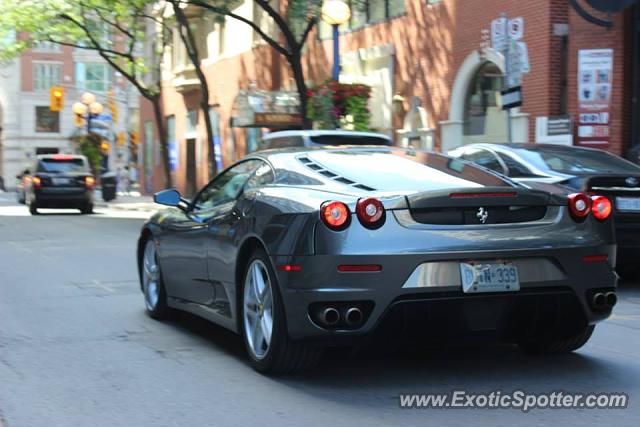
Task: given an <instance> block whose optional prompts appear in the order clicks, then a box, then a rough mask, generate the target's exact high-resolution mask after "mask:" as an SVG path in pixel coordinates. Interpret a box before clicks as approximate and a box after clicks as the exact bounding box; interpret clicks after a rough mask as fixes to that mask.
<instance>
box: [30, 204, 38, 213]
mask: <svg viewBox="0 0 640 427" xmlns="http://www.w3.org/2000/svg"><path fill="white" fill-rule="evenodd" d="M29 213H31V215H38V205H37V204H36V202H31V203H29Z"/></svg>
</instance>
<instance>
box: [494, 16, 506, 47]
mask: <svg viewBox="0 0 640 427" xmlns="http://www.w3.org/2000/svg"><path fill="white" fill-rule="evenodd" d="M506 20H507V18H503V17H500V18H497V19H494V20H493V21H491V47H493V48H494V49H495V50H499V51H503V50H504V49H505V47H506V44H507V32H506V27H507V25H506V24H505V21H506Z"/></svg>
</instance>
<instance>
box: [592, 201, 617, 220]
mask: <svg viewBox="0 0 640 427" xmlns="http://www.w3.org/2000/svg"><path fill="white" fill-rule="evenodd" d="M612 210H613V206H612V205H611V200H609V199H607V198H606V197H604V196H591V213H592V214H593V216H594V217H595V218H596V219H599V220H600V221H604V220H605V219H607V218H609V216H610V215H611V211H612Z"/></svg>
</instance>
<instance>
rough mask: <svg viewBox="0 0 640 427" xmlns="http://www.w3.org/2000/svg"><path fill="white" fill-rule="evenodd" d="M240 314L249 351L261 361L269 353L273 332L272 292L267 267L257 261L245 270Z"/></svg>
mask: <svg viewBox="0 0 640 427" xmlns="http://www.w3.org/2000/svg"><path fill="white" fill-rule="evenodd" d="M242 312H243V313H242V315H243V319H244V333H245V337H246V339H247V342H248V343H249V349H250V350H251V353H252V354H253V356H254V357H255V358H256V359H258V360H260V359H263V358H264V357H265V356H266V354H267V352H268V351H269V345H270V344H271V332H272V331H273V292H272V290H271V281H270V280H269V273H268V271H267V267H266V266H265V265H264V263H263V262H262V261H260V260H259V259H256V260H254V261H253V262H252V263H251V264H250V265H249V269H248V270H247V277H246V278H245V281H244V299H243V306H242Z"/></svg>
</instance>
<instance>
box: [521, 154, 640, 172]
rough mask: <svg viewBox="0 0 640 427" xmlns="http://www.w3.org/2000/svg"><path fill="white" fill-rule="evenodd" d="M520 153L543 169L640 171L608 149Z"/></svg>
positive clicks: (564, 170)
mask: <svg viewBox="0 0 640 427" xmlns="http://www.w3.org/2000/svg"><path fill="white" fill-rule="evenodd" d="M515 151H516V152H517V154H518V155H520V156H521V157H522V158H524V159H525V160H527V161H528V162H529V163H532V164H534V165H535V166H537V167H538V168H540V169H543V170H545V169H546V170H552V171H555V172H560V173H566V174H577V175H579V174H583V173H584V174H591V173H601V172H609V173H640V168H639V167H638V166H636V165H634V164H633V163H631V162H628V161H626V160H624V159H622V158H620V157H618V156H615V155H613V154H610V153H607V152H606V151H595V150H581V149H577V148H576V149H573V150H554V149H532V150H527V149H517V150H515Z"/></svg>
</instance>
